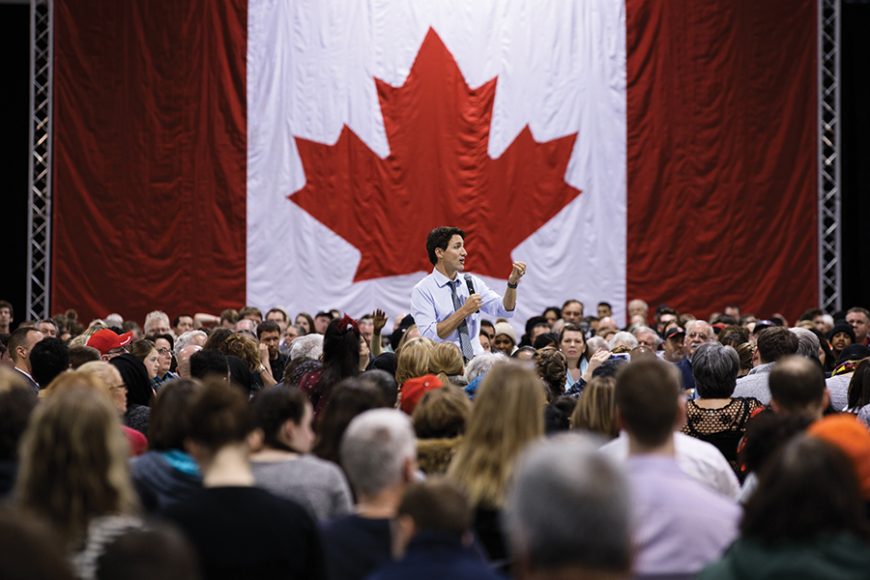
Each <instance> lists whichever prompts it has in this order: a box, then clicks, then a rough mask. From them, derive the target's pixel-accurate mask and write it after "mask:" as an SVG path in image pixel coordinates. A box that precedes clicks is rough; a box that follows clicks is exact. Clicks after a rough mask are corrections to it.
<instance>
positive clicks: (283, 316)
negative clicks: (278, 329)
mask: <svg viewBox="0 0 870 580" xmlns="http://www.w3.org/2000/svg"><path fill="white" fill-rule="evenodd" d="M273 312H277V313H278V314H280V315H281V317H282V318H283V319H284V322H287V313H286V312H285V311H284V309H283V308H278V307H277V306H276V307H275V308H270V309H269V310H268V311H267V312H266V318H269V315H270V314H272V313H273Z"/></svg>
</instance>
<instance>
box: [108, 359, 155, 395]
mask: <svg viewBox="0 0 870 580" xmlns="http://www.w3.org/2000/svg"><path fill="white" fill-rule="evenodd" d="M109 364H110V365H112V366H113V367H115V368H116V369H118V372H119V373H120V374H121V379H122V380H123V381H124V386H126V387H127V405H128V406H129V405H145V406H148V405H150V404H151V398H152V397H153V396H154V391H153V390H152V389H151V381H149V380H148V371H147V370H145V364H144V363H143V362H142V361H141V360H140V359H138V358H136V357H135V356H133V355H132V354H127V353H125V354H122V355H119V356H116V357H115V358H113V359H112V360H110V361H109Z"/></svg>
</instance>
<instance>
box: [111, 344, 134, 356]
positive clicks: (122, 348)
mask: <svg viewBox="0 0 870 580" xmlns="http://www.w3.org/2000/svg"><path fill="white" fill-rule="evenodd" d="M129 352H130V349H129V348H127V347H126V346H119V347H118V348H113V349H112V350H110V351H109V352H107V353H106V354H108V355H111V356H118V355H121V354H127V353H129Z"/></svg>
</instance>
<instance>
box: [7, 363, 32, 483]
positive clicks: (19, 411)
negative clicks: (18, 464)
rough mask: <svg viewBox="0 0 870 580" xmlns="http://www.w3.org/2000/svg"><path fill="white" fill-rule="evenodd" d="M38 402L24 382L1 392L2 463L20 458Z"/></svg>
mask: <svg viewBox="0 0 870 580" xmlns="http://www.w3.org/2000/svg"><path fill="white" fill-rule="evenodd" d="M15 379H17V377H15ZM37 402H38V399H37V396H36V393H34V392H33V390H31V389H30V388H28V387H26V386H24V383H23V382H16V383H15V384H13V385H12V386H11V388H8V389H5V390H2V391H0V461H10V460H15V458H16V457H18V442H19V441H20V440H21V436H22V435H23V434H24V430H25V429H26V428H27V420H28V419H29V418H30V414H31V413H32V412H33V410H34V409H35V408H36V404H37ZM7 491H8V490H7Z"/></svg>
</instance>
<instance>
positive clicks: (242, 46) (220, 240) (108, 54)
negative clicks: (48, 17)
mask: <svg viewBox="0 0 870 580" xmlns="http://www.w3.org/2000/svg"><path fill="white" fill-rule="evenodd" d="M54 6H55V48H54V51H55V63H54V74H55V84H54V103H55V108H54V115H55V116H54V193H55V207H54V239H53V244H52V252H53V258H52V307H53V311H55V312H56V311H58V310H61V309H66V308H76V309H78V311H79V313H80V315H81V317H82V319H83V320H84V321H85V322H87V321H88V320H89V319H90V318H92V317H95V316H100V317H102V316H105V315H107V314H109V313H110V312H120V313H121V314H123V315H124V316H125V317H130V318H133V319H138V320H139V321H140V323H141V322H142V320H143V318H144V315H145V314H146V313H147V312H149V311H150V310H153V309H155V308H160V309H164V310H167V311H168V312H169V314H170V315H172V316H175V315H177V314H178V313H181V312H192V311H196V310H201V309H209V310H218V309H220V308H226V307H231V306H235V307H238V305H239V304H242V303H244V300H245V244H246V237H247V231H246V228H245V163H246V148H247V139H246V135H247V131H246V115H247V109H246V105H245V56H246V42H245V39H246V26H247V4H246V3H245V2H244V0H233V1H224V0H221V1H220V2H212V1H210V0H183V1H179V0H147V1H146V0H134V1H130V2H128V1H124V2H109V1H106V0H57V1H56V2H55V3H54Z"/></svg>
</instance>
